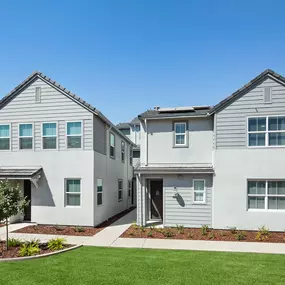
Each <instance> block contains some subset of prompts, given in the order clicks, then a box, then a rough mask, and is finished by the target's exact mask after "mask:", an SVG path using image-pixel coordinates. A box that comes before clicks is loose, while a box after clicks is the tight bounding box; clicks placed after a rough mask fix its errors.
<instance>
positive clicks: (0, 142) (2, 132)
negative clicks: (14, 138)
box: [0, 125, 11, 150]
mask: <svg viewBox="0 0 285 285" xmlns="http://www.w3.org/2000/svg"><path fill="white" fill-rule="evenodd" d="M10 141H11V136H10V125H0V150H9V149H10Z"/></svg>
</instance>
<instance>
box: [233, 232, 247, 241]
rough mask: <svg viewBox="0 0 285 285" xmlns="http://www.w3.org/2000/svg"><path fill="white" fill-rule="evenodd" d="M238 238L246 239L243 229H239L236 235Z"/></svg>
mask: <svg viewBox="0 0 285 285" xmlns="http://www.w3.org/2000/svg"><path fill="white" fill-rule="evenodd" d="M235 238H236V240H244V239H245V233H244V232H242V231H238V232H237V233H236V235H235Z"/></svg>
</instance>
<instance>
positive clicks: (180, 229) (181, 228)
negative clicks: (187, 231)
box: [176, 225, 184, 235]
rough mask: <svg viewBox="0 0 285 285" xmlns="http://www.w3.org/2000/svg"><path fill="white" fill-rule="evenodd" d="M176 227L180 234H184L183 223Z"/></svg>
mask: <svg viewBox="0 0 285 285" xmlns="http://www.w3.org/2000/svg"><path fill="white" fill-rule="evenodd" d="M176 228H177V231H178V233H179V234H182V235H183V234H184V226H182V225H180V226H179V225H176Z"/></svg>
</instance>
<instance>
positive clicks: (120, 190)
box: [118, 179, 123, 202]
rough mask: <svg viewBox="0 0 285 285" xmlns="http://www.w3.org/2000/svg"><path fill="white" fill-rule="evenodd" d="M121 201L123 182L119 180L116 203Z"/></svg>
mask: <svg viewBox="0 0 285 285" xmlns="http://www.w3.org/2000/svg"><path fill="white" fill-rule="evenodd" d="M122 200H123V180H122V179H119V180H118V201H119V202H120V201H122Z"/></svg>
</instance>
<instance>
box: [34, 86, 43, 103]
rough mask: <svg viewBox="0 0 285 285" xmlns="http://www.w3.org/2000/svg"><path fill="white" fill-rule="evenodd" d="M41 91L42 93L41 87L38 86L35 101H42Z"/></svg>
mask: <svg viewBox="0 0 285 285" xmlns="http://www.w3.org/2000/svg"><path fill="white" fill-rule="evenodd" d="M41 93H42V89H41V87H36V88H35V102H36V103H40V102H41Z"/></svg>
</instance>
